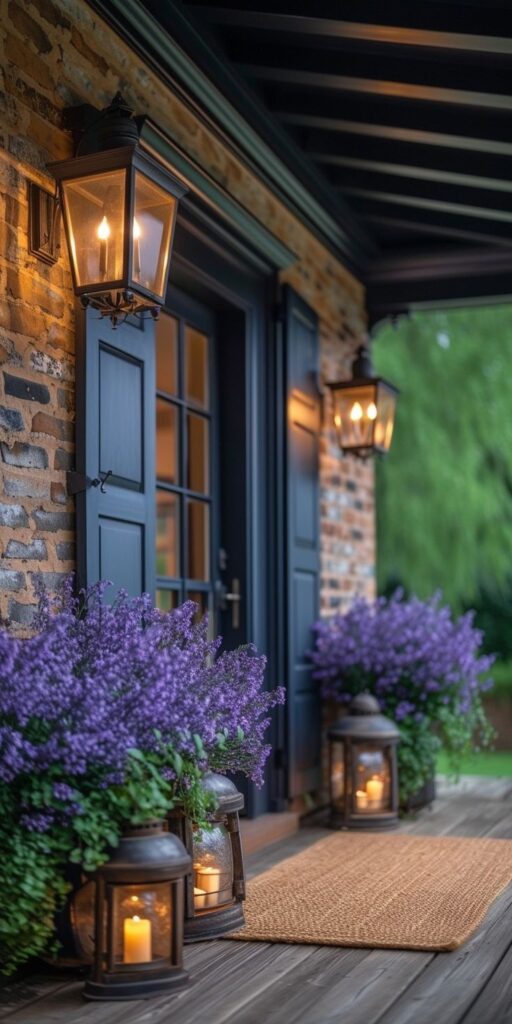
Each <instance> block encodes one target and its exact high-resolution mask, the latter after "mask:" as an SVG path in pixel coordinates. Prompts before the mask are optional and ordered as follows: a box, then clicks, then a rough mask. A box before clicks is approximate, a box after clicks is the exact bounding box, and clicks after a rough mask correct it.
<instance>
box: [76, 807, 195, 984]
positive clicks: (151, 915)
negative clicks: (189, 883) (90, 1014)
mask: <svg viewBox="0 0 512 1024" xmlns="http://www.w3.org/2000/svg"><path fill="white" fill-rule="evenodd" d="M189 871H190V857H189V855H188V854H187V851H186V850H185V848H184V846H183V844H182V843H181V842H180V840H179V839H178V838H177V837H176V836H174V835H171V834H170V833H169V832H164V830H163V828H162V825H161V823H159V822H156V823H150V824H148V825H145V826H141V827H140V828H133V829H131V830H130V831H129V832H126V833H125V834H124V835H123V836H122V838H121V840H120V842H119V846H118V847H117V848H116V849H115V850H114V851H113V853H112V856H111V858H110V860H109V861H107V863H106V864H103V865H102V867H100V868H99V869H98V871H97V872H96V875H95V882H96V886H95V889H96V897H95V931H94V962H93V967H92V972H91V976H90V978H89V979H88V980H87V981H86V983H85V989H84V995H85V996H86V998H88V999H145V998H148V997H149V996H153V995H159V994H161V993H163V992H167V991H170V990H172V989H174V988H175V987H177V986H179V985H183V984H184V983H185V982H186V981H187V974H186V972H185V971H184V970H183V966H182V960H183V908H184V884H185V881H184V880H185V876H186V875H188V873H189Z"/></svg>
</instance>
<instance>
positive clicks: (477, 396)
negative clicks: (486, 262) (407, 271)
mask: <svg viewBox="0 0 512 1024" xmlns="http://www.w3.org/2000/svg"><path fill="white" fill-rule="evenodd" d="M511 327H512V312H511V309H510V306H488V307H485V308H476V307H475V308H467V309H463V310H450V311H445V312H436V313H430V312H429V313H427V312H422V313H416V314H414V315H413V316H412V317H411V318H410V319H409V320H403V321H400V323H399V325H398V327H397V329H396V330H395V329H394V328H392V327H391V326H389V327H388V326H386V327H385V328H384V329H383V330H382V331H381V333H380V334H379V338H378V341H377V343H376V345H375V349H374V360H375V365H376V367H377V369H378V372H379V373H381V374H383V375H384V376H386V377H389V379H391V380H392V381H393V382H394V383H396V384H397V385H398V387H400V389H401V396H400V400H399V403H398V408H397V419H396V428H395V435H394V438H393V445H392V448H391V452H390V454H389V456H388V457H387V459H386V460H383V461H382V462H381V463H379V465H378V469H377V507H378V578H379V589H380V591H381V592H383V591H386V590H389V589H390V588H392V587H393V586H394V584H396V583H397V582H400V583H402V584H403V585H404V586H405V587H406V589H407V590H408V591H412V592H414V593H417V594H418V595H419V596H420V597H426V596H428V595H430V594H431V593H432V592H433V591H435V590H437V589H441V590H442V592H443V594H444V596H445V598H446V599H447V600H448V601H449V602H450V604H451V605H452V607H453V608H454V609H455V610H462V609H463V608H464V607H467V606H468V605H470V604H473V603H475V601H477V600H478V596H479V594H480V591H481V590H482V589H483V590H484V591H485V590H487V591H488V592H490V593H491V594H496V593H499V592H500V591H502V592H503V591H505V589H506V588H507V585H508V584H509V576H510V566H511V564H512V517H511V515H510V507H511V500H512V417H511V416H510V385H509V367H510V366H511V365H512V330H511ZM510 608H511V610H512V602H511V606H510ZM508 616H509V617H508V621H509V623H510V611H509V613H508ZM477 621H478V620H477ZM495 649H496V648H495ZM498 649H499V648H498ZM504 653H505V652H504Z"/></svg>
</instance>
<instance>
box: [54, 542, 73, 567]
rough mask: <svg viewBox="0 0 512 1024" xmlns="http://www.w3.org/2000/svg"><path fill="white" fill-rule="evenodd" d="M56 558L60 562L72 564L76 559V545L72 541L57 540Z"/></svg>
mask: <svg viewBox="0 0 512 1024" xmlns="http://www.w3.org/2000/svg"><path fill="white" fill-rule="evenodd" d="M55 550H56V552H57V558H58V559H60V561H61V562H74V561H75V558H76V544H75V543H74V541H72V540H59V541H57V543H56V545H55Z"/></svg>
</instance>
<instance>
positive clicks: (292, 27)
mask: <svg viewBox="0 0 512 1024" xmlns="http://www.w3.org/2000/svg"><path fill="white" fill-rule="evenodd" d="M197 10H198V13H199V14H200V15H201V16H203V17H205V18H206V19H207V20H208V21H210V22H211V23H212V24H214V25H220V26H224V27H225V26H229V27H230V28H233V27H237V28H243V29H244V30H246V29H257V30H264V31H268V32H281V33H286V34H288V35H299V36H307V37H308V38H311V37H315V36H319V37H321V38H324V37H325V38H328V39H329V41H330V42H331V43H333V42H334V41H337V40H338V41H341V42H344V41H346V40H357V41H358V42H365V43H382V44H385V45H386V46H399V47H422V48H428V49H430V50H432V49H434V50H437V49H441V50H456V51H457V50H462V51H465V52H469V53H478V54H482V53H490V54H505V55H507V56H509V55H512V39H510V38H507V37H506V36H492V35H488V34H485V35H482V34H475V35H473V34H470V33H467V32H460V31H459V32H445V31H438V30H432V29H419V28H413V27H410V26H402V25H401V24H397V25H383V24H375V23H371V22H359V21H344V20H342V19H340V18H322V17H312V16H306V17H304V16H300V15H297V14H275V13H273V12H270V11H266V12H263V11H261V10H253V11H250V10H235V9H234V8H229V7H203V6H200V7H199V8H197ZM404 13H405V12H404V11H402V16H403V14H404Z"/></svg>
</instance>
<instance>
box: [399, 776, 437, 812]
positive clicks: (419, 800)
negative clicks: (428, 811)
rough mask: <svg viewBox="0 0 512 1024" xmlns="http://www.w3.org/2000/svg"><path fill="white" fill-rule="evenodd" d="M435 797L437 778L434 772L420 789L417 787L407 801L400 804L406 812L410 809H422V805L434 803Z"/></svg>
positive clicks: (426, 805)
mask: <svg viewBox="0 0 512 1024" xmlns="http://www.w3.org/2000/svg"><path fill="white" fill-rule="evenodd" d="M435 798H436V779H435V775H434V774H432V775H431V776H430V778H428V779H427V781H426V782H425V783H424V784H423V786H421V788H420V789H417V790H416V792H415V793H411V795H410V796H409V797H408V799H407V800H406V801H405V803H403V804H401V805H400V808H401V810H402V811H405V812H406V813H408V812H409V811H420V810H421V808H422V807H428V805H429V804H432V803H433V802H434V800H435Z"/></svg>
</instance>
